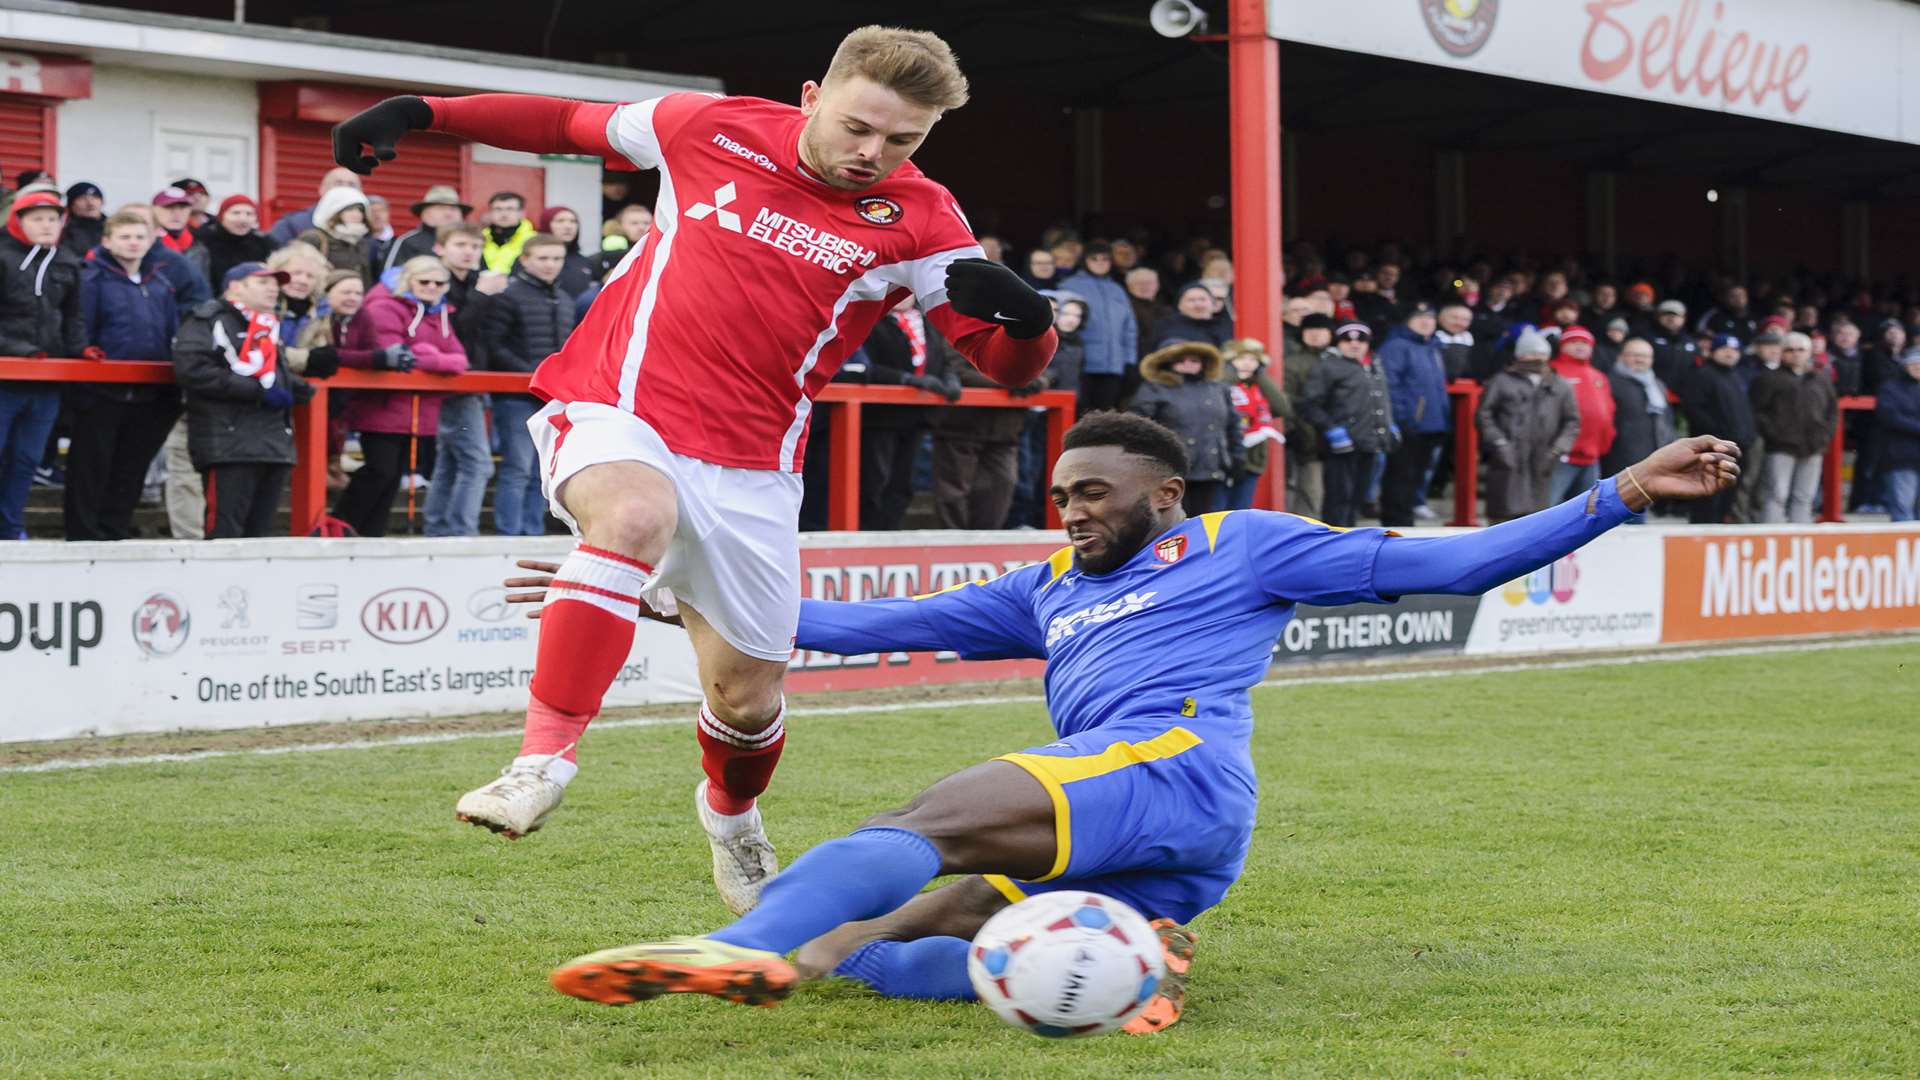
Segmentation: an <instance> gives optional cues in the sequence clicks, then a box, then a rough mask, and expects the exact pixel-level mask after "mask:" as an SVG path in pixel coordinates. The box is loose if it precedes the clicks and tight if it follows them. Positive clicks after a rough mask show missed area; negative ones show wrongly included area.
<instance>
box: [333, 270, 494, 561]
mask: <svg viewBox="0 0 1920 1080" xmlns="http://www.w3.org/2000/svg"><path fill="white" fill-rule="evenodd" d="M451 280H452V275H451V274H449V273H448V271H447V266H446V264H445V263H443V262H441V261H440V260H439V259H436V258H434V257H432V256H430V255H422V256H420V257H418V258H413V259H409V260H407V263H406V265H405V266H403V267H401V268H400V272H399V276H398V278H397V280H396V281H395V283H394V288H393V289H392V290H391V291H389V290H388V288H387V286H386V285H384V284H382V285H376V286H374V288H373V289H372V291H370V292H369V293H368V294H367V300H366V304H365V305H364V306H363V307H361V309H360V313H359V314H358V315H357V316H355V317H354V319H353V321H352V322H351V323H349V324H348V326H347V336H346V340H345V341H344V343H343V345H342V347H341V349H340V351H339V356H340V361H341V362H342V363H344V364H348V365H352V366H356V367H357V366H361V365H363V364H364V365H365V366H368V367H373V368H378V369H382V370H386V371H412V370H413V369H414V368H415V367H416V366H417V367H418V368H419V369H420V370H422V371H433V372H439V373H441V374H446V375H458V374H460V373H461V372H464V371H466V370H467V354H466V350H464V349H462V348H461V347H460V339H459V338H457V337H455V336H454V333H453V310H452V308H451V306H450V305H448V303H447V301H446V295H447V287H448V285H449V284H450V282H451ZM442 396H443V395H441V394H438V393H432V392H423V391H417V390H391V391H381V390H357V391H355V392H354V395H353V400H352V401H351V402H349V403H348V405H347V412H346V416H347V424H348V426H350V427H352V428H353V429H354V430H356V431H358V432H360V449H361V453H362V454H363V455H364V457H365V461H364V463H363V464H362V465H361V466H360V470H359V471H358V472H356V473H354V474H353V480H352V482H351V483H349V484H348V485H347V490H346V491H344V492H341V494H340V499H339V501H338V502H336V503H335V504H334V507H333V516H335V517H337V518H339V519H341V520H342V521H345V522H346V523H347V524H349V525H351V526H353V528H354V531H355V532H358V533H359V534H360V535H361V536H385V535H386V534H387V517H388V515H390V514H391V513H392V512H393V497H394V494H395V493H396V492H397V491H398V490H399V488H400V478H401V477H402V476H404V475H406V474H407V473H410V472H415V471H417V470H418V469H419V467H420V465H421V463H423V462H431V461H432V460H433V452H434V446H433V437H434V434H435V432H437V431H438V430H439V423H440V398H441V397H442Z"/></svg>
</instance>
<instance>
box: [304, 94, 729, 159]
mask: <svg viewBox="0 0 1920 1080" xmlns="http://www.w3.org/2000/svg"><path fill="white" fill-rule="evenodd" d="M711 100H713V99H712V97H711V96H709V95H706V94H693V93H678V94H668V95H666V96H664V97H657V98H650V99H648V100H646V101H636V102H632V103H630V104H626V105H610V104H606V103H603V102H594V101H573V100H570V99H568V98H551V97H540V96H538V95H535V94H470V95H467V96H465V97H416V96H414V95H411V94H407V95H402V96H400V97H391V98H388V99H387V100H385V101H382V102H381V103H380V104H378V105H375V106H373V107H372V108H370V109H367V110H365V111H363V112H360V113H357V114H355V115H354V116H351V117H349V118H347V119H346V120H343V121H341V122H340V123H338V124H336V125H334V128H333V158H334V160H335V161H337V162H339V163H340V164H341V165H344V166H346V167H347V168H349V169H352V170H353V171H354V172H357V173H362V174H366V173H371V172H373V170H374V168H375V167H376V166H378V165H379V164H380V162H382V161H392V160H393V159H394V158H395V157H396V156H398V154H397V152H396V150H395V148H394V147H395V144H397V143H398V142H399V141H400V139H401V138H402V137H403V136H405V135H406V133H407V132H409V131H444V132H446V133H447V134H449V135H457V136H459V137H461V138H463V139H472V140H474V141H475V142H483V143H487V144H488V145H491V146H498V147H500V148H501V149H503V150H522V151H525V152H527V153H534V154H587V155H590V156H593V157H599V158H608V157H624V158H626V159H627V160H629V161H631V162H633V163H634V164H635V165H636V166H638V167H640V168H642V169H652V168H657V167H659V165H660V161H661V150H660V148H661V146H662V145H663V144H664V143H665V142H666V141H667V138H668V136H669V135H670V134H671V133H672V132H673V131H675V130H678V127H679V124H680V123H681V122H683V121H684V120H685V119H686V116H687V115H688V114H689V113H690V112H692V111H693V110H694V109H696V108H698V107H699V105H700V104H701V103H703V102H707V101H711ZM363 148H370V149H371V150H372V153H365V152H364V151H363Z"/></svg>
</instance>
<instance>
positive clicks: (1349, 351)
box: [1295, 322, 1400, 528]
mask: <svg viewBox="0 0 1920 1080" xmlns="http://www.w3.org/2000/svg"><path fill="white" fill-rule="evenodd" d="M1334 342H1335V344H1334V348H1332V349H1329V350H1328V351H1327V352H1326V353H1325V354H1323V355H1322V356H1321V357H1320V361H1319V363H1316V364H1315V365H1314V366H1313V374H1311V375H1309V376H1307V389H1306V393H1305V394H1303V395H1302V396H1301V399H1300V400H1299V401H1298V402H1295V406H1296V407H1297V408H1298V409H1299V410H1300V415H1301V416H1304V417H1306V419H1307V422H1308V423H1310V424H1312V425H1313V426H1314V427H1315V428H1317V429H1318V430H1319V432H1320V441H1321V483H1322V485H1323V487H1324V490H1325V497H1324V500H1323V501H1322V503H1321V511H1322V516H1323V518H1324V520H1325V521H1326V523H1327V524H1329V525H1338V526H1340V527H1342V528H1346V527H1350V526H1352V525H1353V523H1354V519H1355V518H1357V517H1358V516H1359V511H1360V503H1361V501H1362V500H1363V499H1365V498H1366V493H1367V478H1368V477H1369V476H1371V475H1372V473H1373V463H1374V461H1375V459H1377V458H1378V457H1379V456H1380V455H1382V454H1390V453H1392V452H1393V451H1394V450H1395V449H1396V448H1397V447H1398V446H1399V445H1400V437H1399V436H1400V432H1399V428H1398V427H1396V426H1395V425H1394V422H1393V400H1392V398H1391V396H1390V395H1389V394H1388V391H1387V377H1386V375H1385V373H1383V372H1382V371H1381V369H1380V364H1379V362H1378V361H1377V360H1376V359H1375V358H1374V357H1373V356H1372V355H1370V354H1369V352H1368V350H1369V349H1370V348H1371V347H1372V342H1373V331H1372V330H1371V329H1369V328H1368V326H1367V324H1366V323H1363V322H1349V323H1345V324H1343V325H1342V326H1341V327H1340V328H1339V329H1338V330H1336V331H1335V332H1334Z"/></svg>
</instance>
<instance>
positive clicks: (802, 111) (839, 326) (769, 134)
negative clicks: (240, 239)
mask: <svg viewBox="0 0 1920 1080" xmlns="http://www.w3.org/2000/svg"><path fill="white" fill-rule="evenodd" d="M966 100H967V81H966V77H965V76H964V75H962V74H961V72H960V69H959V65H958V64H957V63H956V62H955V60H954V57H953V53H952V51H951V50H950V49H949V48H948V47H947V45H946V43H945V42H943V41H941V40H940V39H939V38H938V37H936V36H935V35H933V34H929V33H925V32H920V31H913V30H900V29H892V28H887V27H878V26H869V27H864V28H862V29H859V30H855V31H854V32H853V33H851V34H849V35H847V37H846V39H845V40H844V41H842V42H841V43H840V47H839V49H838V50H837V51H836V52H835V53H834V57H833V61H832V63H831V65H830V66H829V67H828V69H827V73H826V76H825V77H824V78H823V79H822V80H821V81H820V82H818V83H814V82H808V83H807V84H805V86H804V87H802V89H801V95H800V105H799V107H798V108H796V107H794V106H792V105H785V104H780V103H777V102H772V101H764V100H760V99H757V98H745V97H721V96H716V95H711V94H700V93H675V94H667V95H665V96H663V97H658V98H653V99H651V100H647V101H638V102H632V103H628V104H623V105H605V104H594V103H590V102H581V101H567V100H562V99H557V98H543V97H533V96H525V95H512V94H477V95H473V96H471V97H461V98H434V97H427V98H422V97H397V98H390V99H388V100H386V101H383V102H381V103H380V104H378V105H376V106H374V107H373V108H371V109H368V110H367V111H365V112H363V113H360V114H359V115H358V116H355V117H353V118H351V119H349V120H347V121H346V122H344V123H342V124H340V125H339V126H338V127H336V128H335V129H334V156H335V158H336V159H337V160H339V162H340V163H341V164H343V165H345V166H347V167H348V168H351V169H354V170H355V171H358V172H362V173H365V172H369V171H371V170H372V169H373V168H375V167H376V166H377V165H378V163H379V162H381V161H385V160H390V159H391V158H393V157H394V156H395V144H396V143H398V142H400V141H401V140H402V138H403V136H404V135H405V134H406V133H407V132H409V131H414V130H425V131H440V132H445V133H448V134H451V135H457V136H460V137H462V138H467V139H472V140H475V141H478V142H484V143H488V144H491V145H494V146H499V147H504V148H507V149H511V150H524V151H530V152H537V153H562V154H591V155H595V156H599V157H603V158H612V159H625V160H626V161H628V162H631V163H632V164H633V165H635V166H638V167H640V168H643V169H657V170H659V173H660V197H659V201H658V203H657V205H656V206H655V207H654V229H653V231H652V232H650V233H648V234H647V237H646V241H645V243H643V244H641V245H640V246H639V247H637V248H635V249H634V250H633V251H632V252H631V253H629V254H628V256H627V257H626V259H625V260H623V261H622V262H621V263H620V265H619V266H618V267H617V268H615V269H614V270H613V272H612V273H611V274H610V275H609V276H608V278H607V283H606V287H605V289H604V290H603V291H602V292H601V293H600V295H599V297H598V298H597V299H596V300H595V301H594V303H593V306H592V308H591V309H590V310H589V311H588V312H587V315H586V318H585V319H583V320H582V321H581V323H580V325H579V327H578V328H577V329H575V330H574V332H573V335H572V336H571V337H570V338H568V339H567V342H566V345H565V346H564V347H562V348H561V350H560V351H559V352H558V353H555V354H554V355H552V356H550V357H548V358H547V359H546V361H545V362H544V363H542V364H541V365H540V368H539V370H538V371H537V372H536V373H535V374H534V377H533V390H534V392H535V393H536V394H538V395H539V396H540V397H542V398H544V399H546V402H547V404H546V406H545V407H544V408H543V409H541V410H540V411H539V412H538V413H536V414H535V415H534V416H533V418H532V419H531V420H530V421H529V422H528V427H529V429H530V430H531V431H532V433H533V438H534V443H535V445H536V446H537V447H538V448H539V452H540V468H541V473H542V476H543V483H544V486H545V493H546V496H547V499H548V501H549V502H550V503H551V504H552V506H553V510H554V513H555V514H556V515H558V516H559V517H560V518H561V519H562V520H564V521H565V522H566V523H567V524H568V526H569V527H571V528H572V530H573V532H574V534H575V535H576V536H578V537H579V539H580V543H579V545H578V546H577V547H576V548H575V549H574V551H573V553H572V554H571V555H569V556H568V557H567V559H566V561H565V562H564V563H563V564H562V565H561V568H560V572H559V574H558V576H557V577H556V578H555V580H554V581H553V583H552V586H551V588H552V590H553V593H554V599H553V600H551V601H549V602H548V604H547V607H546V611H545V617H544V618H542V619H541V630H540V643H539V651H538V656H537V659H536V661H535V667H534V676H533V684H532V687H531V691H532V692H531V696H530V698H529V701H528V704H527V721H526V735H525V738H524V740H523V742H522V744H521V748H520V753H519V755H518V756H517V757H515V758H514V760H513V762H512V763H511V764H510V765H508V767H507V768H506V769H505V770H504V771H503V772H502V773H501V775H500V777H499V779H497V780H495V781H493V782H492V783H490V784H487V785H485V786H484V787H481V788H478V789H476V790H475V791H472V792H469V793H468V794H467V795H465V796H463V797H462V798H461V799H460V801H459V803H458V806H457V808H456V813H457V814H458V815H459V816H460V818H461V819H462V820H466V821H471V822H473V823H474V824H476V825H483V826H485V827H487V828H489V829H492V830H494V831H496V832H504V833H506V834H507V835H509V836H513V837H518V836H523V835H525V834H527V833H529V832H532V831H533V830H534V829H537V828H539V827H540V825H541V823H542V822H543V821H544V820H545V819H546V817H547V815H548V814H550V813H551V812H552V811H553V809H554V808H555V807H557V806H558V805H559V804H560V799H561V796H562V794H563V792H564V791H565V788H566V784H567V782H568V781H569V780H571V779H572V778H573V776H574V774H575V772H576V771H577V769H578V765H577V763H576V758H575V750H576V747H577V745H578V743H579V741H580V738H581V735H582V733H583V732H585V730H586V728H587V724H588V722H589V721H591V720H592V719H593V717H594V714H595V713H596V712H598V711H599V708H600V702H601V698H602V697H603V696H604V695H605V693H606V690H607V688H608V687H609V686H610V685H611V684H612V682H613V679H614V677H615V675H616V674H617V673H618V672H619V669H620V666H621V664H622V663H623V662H625V660H626V658H627V654H628V652H629V651H630V650H631V648H632V643H633V634H634V622H635V620H636V619H637V617H638V613H639V606H640V602H641V600H642V599H643V598H645V599H646V600H647V601H648V602H649V603H651V604H652V605H653V606H654V607H656V608H658V607H661V606H662V605H663V604H671V605H674V606H677V608H678V610H679V613H680V615H681V617H682V618H683V619H684V620H685V623H686V626H687V629H688V632H689V633H690V634H691V635H692V638H693V647H694V652H695V654H696V656H697V657H698V660H699V665H700V678H701V682H702V685H703V687H704V689H705V692H706V700H705V702H703V703H702V705H701V707H700V712H699V718H698V722H697V727H696V734H697V737H698V739H699V742H700V750H701V763H702V765H703V766H704V768H705V771H706V777H707V778H706V780H705V781H704V782H703V783H702V784H701V785H700V787H699V789H698V790H697V792H696V795H695V803H696V806H697V809H698V813H699V817H700V820H701V823H702V825H703V826H704V827H705V829H706V831H707V834H708V838H709V840H710V842H711V844H712V848H713V862H714V883H715V884H716V885H717V886H718V887H719V889H720V893H721V897H722V899H723V900H724V901H725V902H726V904H727V906H728V907H730V908H732V909H733V910H734V911H736V912H739V911H744V910H746V909H747V908H750V907H751V906H753V904H754V902H755V901H756V900H757V898H758V896H759V892H760V886H761V885H762V884H763V883H764V882H765V881H766V880H767V878H769V877H770V876H772V874H773V873H774V871H775V870H776V869H777V864H776V862H775V860H774V854H773V848H772V846H771V845H770V844H769V843H768V841H767V837H766V830H765V828H764V826H763V824H762V823H761V820H760V815H759V812H758V810H757V809H755V806H754V799H755V797H756V796H758V795H759V794H760V793H761V792H762V791H764V790H765V789H766V786H767V783H768V781H769V779H770V778H771V776H772V774H773V768H774V763H775V762H776V761H777V760H778V759H779V757H780V750H781V747H782V744H783V743H784V740H785V734H784V727H783V724H782V716H783V714H784V712H785V699H784V697H783V696H782V693H781V680H782V677H783V675H784V674H785V672H786V667H787V661H788V658H789V656H790V655H791V653H792V648H793V635H794V630H795V626H796V623H797V620H798V618H799V604H800V580H799V578H800V557H799V543H798V515H799V506H800V489H801V481H800V468H801V463H802V461H803V459H804V457H805V453H806V440H807V419H808V416H809V415H810V413H811V411H812V403H813V397H814V395H815V394H816V393H818V392H819V390H820V388H821V387H822V386H824V385H826V383H827V381H828V380H829V379H831V378H832V377H833V374H834V372H835V371H836V370H837V369H838V368H839V367H840V364H841V361H842V360H843V359H845V357H846V356H847V354H848V353H850V352H852V351H853V349H854V348H855V347H857V346H858V345H859V344H860V343H861V342H862V341H863V340H864V339H865V338H866V336H867V332H868V330H870V329H871V328H872V327H873V325H874V323H875V322H876V321H877V320H878V319H879V318H880V317H881V315H882V314H883V313H884V312H886V311H887V310H888V309H889V308H891V307H892V306H893V305H894V304H895V303H897V302H898V301H899V300H900V299H901V298H902V297H905V296H908V295H912V296H914V297H915V298H916V299H917V300H918V302H919V304H920V306H921V308H922V309H923V310H924V311H925V313H926V317H927V319H928V320H929V321H930V322H932V323H933V325H934V326H936V327H937V328H939V330H940V331H941V332H942V333H943V334H944V335H945V336H946V337H947V339H948V340H949V341H951V342H952V343H953V345H954V347H955V348H957V349H958V350H959V351H960V352H961V353H962V354H964V355H965V356H966V357H967V358H968V359H969V360H970V361H971V362H972V363H973V364H974V365H975V366H976V367H978V368H979V369H980V370H981V371H982V372H984V373H985V374H987V375H988V376H990V377H992V378H993V379H995V380H996V381H998V382H1000V383H1002V384H1005V385H1009V386H1020V385H1023V384H1025V383H1027V382H1029V381H1031V380H1032V379H1034V378H1035V377H1037V376H1038V375H1039V374H1040V372H1041V370H1042V369H1044V368H1045V367H1046V365H1047V361H1048V360H1049V359H1050V358H1051V357H1052V355H1053V349H1054V344H1055V338H1054V334H1053V330H1052V312H1051V308H1050V306H1049V304H1048V303H1047V301H1046V299H1045V298H1043V297H1041V296H1040V295H1039V294H1038V293H1036V292H1034V291H1033V290H1032V289H1031V288H1029V287H1028V286H1027V285H1025V284H1024V283H1022V282H1021V281H1020V280H1019V278H1018V277H1016V276H1015V275H1014V274H1013V272H1012V271H1010V270H1008V269H1007V268H1006V267H1004V266H1001V265H999V264H998V263H994V262H990V261H988V260H987V259H986V258H984V253H983V252H982V251H981V249H980V246H979V245H978V244H977V243H975V241H974V236H973V231H972V229H971V228H970V227H969V225H968V224H967V220H966V218H965V217H964V216H963V215H962V214H961V212H960V207H959V205H958V204H957V203H955V201H954V199H953V196H952V195H951V194H949V193H948V192H947V190H946V189H945V188H943V187H941V186H940V185H939V184H937V183H935V182H933V181H932V180H930V179H928V178H927V177H926V176H925V175H924V174H923V173H921V172H920V170H919V169H918V168H916V167H914V165H913V164H912V163H911V162H909V161H908V160H907V159H908V158H909V157H911V156H912V155H913V152H914V151H915V150H916V149H918V148H919V146H920V144H921V143H922V142H923V141H924V140H925V139H926V137H927V134H928V132H929V131H931V130H932V128H933V125H934V123H935V122H936V121H938V120H939V119H940V117H941V115H942V114H943V113H945V111H946V110H948V109H953V108H957V107H959V106H960V105H962V104H964V103H965V102H966ZM369 150H370V151H371V152H369Z"/></svg>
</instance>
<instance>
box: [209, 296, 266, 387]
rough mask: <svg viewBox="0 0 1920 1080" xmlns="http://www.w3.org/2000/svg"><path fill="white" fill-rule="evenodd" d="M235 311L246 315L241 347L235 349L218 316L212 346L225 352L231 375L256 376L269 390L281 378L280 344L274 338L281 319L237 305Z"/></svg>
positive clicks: (252, 377)
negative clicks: (245, 329) (245, 328)
mask: <svg viewBox="0 0 1920 1080" xmlns="http://www.w3.org/2000/svg"><path fill="white" fill-rule="evenodd" d="M235 310H237V311H238V312H240V314H242V315H245V316H246V317H247V332H246V336H245V337H243V338H241V339H240V347H239V348H237V349H236V348H234V346H233V339H232V338H231V337H229V336H228V335H227V324H226V323H225V322H224V321H223V320H220V319H215V320H214V321H213V344H214V347H215V348H217V349H219V350H220V351H221V352H224V353H226V354H227V366H228V367H230V368H232V369H233V372H234V374H236V375H245V376H246V377H247V378H249V379H258V380H260V385H261V386H263V387H266V388H268V389H271V388H272V387H273V385H274V384H275V383H276V382H279V381H280V374H279V371H280V363H279V359H280V346H279V345H278V344H277V343H276V340H275V338H276V335H278V333H279V331H280V320H279V319H276V318H274V317H273V316H272V315H270V314H267V313H265V312H258V311H253V310H251V309H249V308H244V307H240V306H238V305H235Z"/></svg>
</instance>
